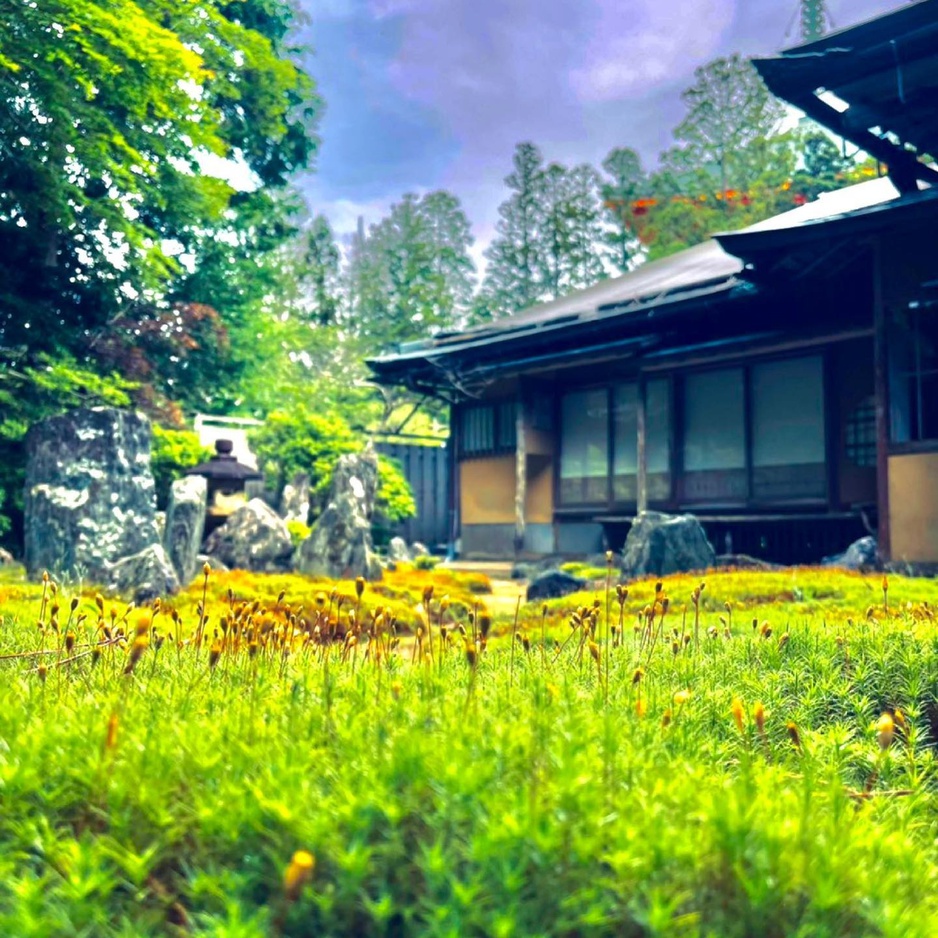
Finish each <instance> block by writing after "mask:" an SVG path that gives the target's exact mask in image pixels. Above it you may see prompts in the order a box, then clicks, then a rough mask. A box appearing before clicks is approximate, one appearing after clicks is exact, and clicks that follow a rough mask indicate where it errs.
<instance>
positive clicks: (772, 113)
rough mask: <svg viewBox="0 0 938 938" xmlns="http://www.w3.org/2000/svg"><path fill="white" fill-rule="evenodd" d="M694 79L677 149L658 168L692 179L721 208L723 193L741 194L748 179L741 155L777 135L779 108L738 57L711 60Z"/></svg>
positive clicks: (750, 174) (686, 96)
mask: <svg viewBox="0 0 938 938" xmlns="http://www.w3.org/2000/svg"><path fill="white" fill-rule="evenodd" d="M694 77H695V79H696V81H695V83H694V84H693V85H692V86H691V87H690V88H688V89H687V90H686V91H684V93H683V94H682V95H681V99H682V100H683V101H684V104H685V105H686V107H687V114H686V115H685V117H684V119H683V120H682V121H681V123H680V124H679V125H678V126H677V128H676V129H675V131H674V137H675V139H676V140H677V141H678V146H676V147H675V148H674V149H672V150H670V151H668V152H667V153H665V154H663V156H662V162H663V163H664V164H665V165H666V166H667V167H668V168H670V169H671V170H672V171H674V172H675V173H676V174H678V175H680V176H685V177H686V176H688V175H692V176H693V178H694V182H695V183H696V184H697V185H698V186H701V185H704V186H706V189H705V190H704V191H707V192H708V193H711V194H713V195H719V197H720V200H722V202H723V205H724V206H725V205H726V201H725V199H723V196H724V195H725V193H726V192H727V191H728V190H731V189H745V188H746V184H747V182H748V181H750V180H751V179H752V178H753V172H752V166H751V164H747V162H746V161H745V160H743V159H742V158H741V155H742V154H744V153H745V152H746V151H747V150H748V149H749V148H750V146H751V145H752V144H753V143H754V142H755V141H757V140H760V139H766V138H769V137H771V136H772V135H773V134H774V133H775V132H776V130H777V128H778V125H779V122H780V121H781V118H782V115H783V114H784V108H783V106H782V104H781V103H780V102H779V101H778V100H777V99H776V98H774V97H773V96H772V95H771V93H770V92H769V90H768V88H766V86H765V84H764V83H763V81H762V79H761V78H760V77H759V74H758V73H757V72H756V70H755V69H754V68H753V66H752V65H751V64H750V63H749V62H747V61H745V60H743V59H742V58H741V57H740V56H739V55H733V56H731V57H730V58H724V59H716V60H715V61H713V62H711V63H709V64H708V65H705V66H702V67H701V68H698V69H697V70H696V71H695V72H694ZM756 175H758V174H757V173H756ZM708 182H709V184H708Z"/></svg>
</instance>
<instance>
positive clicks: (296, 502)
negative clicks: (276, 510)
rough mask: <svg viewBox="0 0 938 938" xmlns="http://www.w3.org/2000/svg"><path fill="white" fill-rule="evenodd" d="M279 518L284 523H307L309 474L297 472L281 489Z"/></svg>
mask: <svg viewBox="0 0 938 938" xmlns="http://www.w3.org/2000/svg"><path fill="white" fill-rule="evenodd" d="M280 517H281V518H283V520H284V521H286V522H290V521H300V522H302V523H303V524H308V523H309V473H306V472H297V473H296V475H294V476H293V478H292V479H291V480H290V481H289V482H288V483H287V484H286V485H285V486H284V487H283V495H282V496H281V497H280Z"/></svg>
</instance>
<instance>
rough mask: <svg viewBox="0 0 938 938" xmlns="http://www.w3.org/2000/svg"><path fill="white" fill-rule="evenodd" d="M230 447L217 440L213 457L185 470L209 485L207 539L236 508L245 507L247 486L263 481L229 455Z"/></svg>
mask: <svg viewBox="0 0 938 938" xmlns="http://www.w3.org/2000/svg"><path fill="white" fill-rule="evenodd" d="M233 448H234V446H233V444H232V441H231V440H216V441H215V455H214V456H213V457H212V458H211V459H209V460H208V461H207V462H203V463H199V465H197V466H193V467H192V468H191V469H187V470H186V475H190V476H205V480H206V482H207V484H208V491H207V506H208V507H207V509H206V515H205V535H206V537H207V536H208V535H209V534H211V533H212V531H214V530H215V529H216V528H219V527H221V526H222V525H223V524H224V523H225V522H226V521H227V520H228V516H229V515H230V514H231V513H232V512H233V511H235V509H237V508H239V507H240V506H241V505H244V504H246V502H247V501H248V495H247V491H246V489H247V483H248V482H250V481H252V480H255V479H263V478H264V474H263V473H262V472H258V470H257V469H252V468H251V467H250V466H246V465H245V464H244V463H242V462H238V460H237V459H235V457H234V456H233V455H232V450H233Z"/></svg>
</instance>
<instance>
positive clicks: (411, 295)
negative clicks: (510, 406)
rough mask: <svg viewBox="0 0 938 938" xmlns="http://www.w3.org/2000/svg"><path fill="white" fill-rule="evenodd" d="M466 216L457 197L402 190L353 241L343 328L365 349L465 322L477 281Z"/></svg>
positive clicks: (375, 349)
mask: <svg viewBox="0 0 938 938" xmlns="http://www.w3.org/2000/svg"><path fill="white" fill-rule="evenodd" d="M471 245H472V236H471V234H470V228H469V221H468V219H467V218H466V216H465V213H464V212H463V210H462V207H461V206H460V204H459V200H458V199H456V198H455V196H452V195H450V194H449V193H446V192H433V193H429V194H428V195H424V196H420V197H418V196H416V195H414V194H413V193H407V194H406V195H404V197H403V198H402V199H401V201H400V202H397V203H395V204H394V205H392V206H391V210H390V212H389V214H388V215H387V217H385V218H383V219H382V220H381V221H380V222H378V223H377V224H376V225H372V226H371V228H370V229H369V231H368V235H367V237H366V238H364V240H362V241H360V242H358V243H356V245H355V248H354V255H353V257H352V260H351V264H350V267H349V272H348V290H349V311H348V317H349V321H348V327H349V330H350V332H351V333H352V334H353V335H354V337H355V339H356V340H357V342H358V346H359V348H360V349H361V350H363V351H364V352H366V353H376V352H380V351H382V350H385V349H387V348H388V347H390V346H393V345H395V344H399V343H401V342H407V341H409V340H412V339H417V338H422V337H425V336H427V335H428V334H432V333H434V332H438V331H439V330H441V329H446V328H451V327H453V326H455V325H457V324H459V323H460V322H461V321H463V320H464V319H465V317H466V314H467V312H468V306H469V301H470V298H471V293H472V284H473V278H474V265H473V263H472V260H471V258H470V257H469V248H470V246H471Z"/></svg>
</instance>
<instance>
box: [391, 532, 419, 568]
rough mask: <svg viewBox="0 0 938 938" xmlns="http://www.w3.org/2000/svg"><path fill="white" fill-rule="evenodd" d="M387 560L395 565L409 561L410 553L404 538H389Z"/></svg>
mask: <svg viewBox="0 0 938 938" xmlns="http://www.w3.org/2000/svg"><path fill="white" fill-rule="evenodd" d="M415 556H416V555H415ZM388 559H389V560H391V561H393V562H395V563H399V562H400V561H404V562H407V561H409V560H410V559H411V557H410V551H409V550H408V548H407V541H405V540H404V538H402V537H392V538H391V543H390V544H388Z"/></svg>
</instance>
